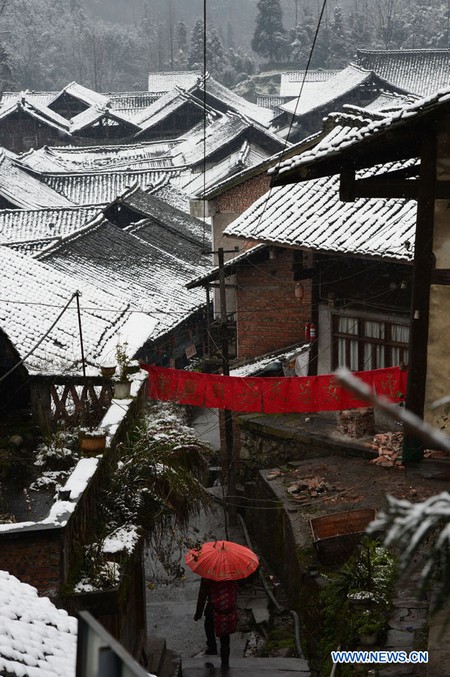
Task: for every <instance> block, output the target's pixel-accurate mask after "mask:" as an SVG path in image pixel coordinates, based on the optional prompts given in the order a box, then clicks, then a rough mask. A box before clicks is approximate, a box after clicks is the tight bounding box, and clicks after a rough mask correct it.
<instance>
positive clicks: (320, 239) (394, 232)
mask: <svg viewBox="0 0 450 677" xmlns="http://www.w3.org/2000/svg"><path fill="white" fill-rule="evenodd" d="M412 164H414V162H413V161H408V162H404V163H392V164H391V165H390V166H383V168H379V167H378V168H375V169H370V170H365V171H364V172H361V174H359V175H358V176H361V177H364V178H367V177H368V176H374V175H376V174H377V173H380V172H381V169H382V170H383V171H386V170H398V169H400V168H404V167H405V166H411V165H412ZM416 211H417V205H416V202H415V201H413V200H404V199H384V198H383V199H376V200H374V199H369V198H359V199H357V200H355V201H354V202H342V201H341V200H340V197H339V177H338V176H332V177H328V176H327V177H323V178H320V179H314V180H311V181H306V182H301V183H295V184H289V185H287V186H280V187H275V188H272V189H271V190H270V191H269V192H268V193H266V194H265V195H263V196H262V197H261V198H259V199H258V200H257V201H256V202H255V203H254V204H253V205H252V206H251V207H250V208H249V209H247V210H246V211H245V212H244V213H243V214H241V215H240V216H239V217H238V218H237V219H236V220H235V221H233V222H232V223H231V224H230V225H229V226H228V227H227V228H226V229H225V234H226V235H231V236H238V237H243V238H247V239H252V240H257V241H258V240H259V241H264V242H267V243H273V244H279V245H285V246H286V245H287V246H295V247H300V248H303V249H310V250H314V251H318V252H329V253H331V252H334V253H339V254H352V255H356V256H363V257H377V258H379V257H382V258H387V259H391V260H396V261H404V262H411V261H412V259H413V256H414V244H413V243H414V240H415V225H416Z"/></svg>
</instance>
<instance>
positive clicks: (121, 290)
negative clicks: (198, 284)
mask: <svg viewBox="0 0 450 677" xmlns="http://www.w3.org/2000/svg"><path fill="white" fill-rule="evenodd" d="M39 259H40V260H42V261H45V262H46V263H47V264H48V265H49V266H51V267H53V268H55V269H56V270H58V271H61V272H64V273H65V274H67V275H70V276H72V277H73V279H74V281H78V280H85V281H86V282H88V281H90V280H95V284H96V286H98V287H100V288H101V289H103V290H105V292H110V293H111V294H112V295H114V298H115V299H116V306H117V305H118V304H120V303H129V304H130V305H131V307H132V308H133V309H135V310H138V311H143V312H146V313H148V314H150V315H152V316H154V317H156V318H157V319H158V326H157V328H156V330H155V331H154V332H153V334H152V337H153V338H155V337H156V336H158V335H160V334H164V333H165V332H166V331H168V330H169V329H171V328H172V327H174V326H176V325H177V324H178V323H180V322H182V321H183V320H185V319H186V317H188V316H189V314H190V313H192V312H193V311H194V310H196V309H197V308H198V307H200V306H202V305H203V304H204V303H205V298H204V295H203V294H202V293H191V292H189V291H188V290H187V289H185V286H184V285H185V283H186V282H187V281H188V280H190V279H192V277H195V276H197V275H199V274H200V272H201V271H204V270H205V269H206V267H205V265H204V264H202V263H198V262H197V263H195V262H194V263H189V262H187V261H185V260H182V259H180V258H178V257H176V256H174V255H173V254H171V253H169V252H165V251H163V250H162V249H161V248H158V247H156V246H153V245H151V244H149V243H147V242H145V241H144V240H143V239H141V238H140V237H137V236H135V235H132V234H130V233H128V232H126V231H123V230H122V229H121V228H119V227H117V226H114V225H113V224H111V223H109V222H108V221H107V220H106V219H105V220H103V221H101V222H95V223H94V224H92V226H88V227H86V228H84V229H83V230H81V231H79V232H78V233H77V234H75V235H72V236H70V237H67V238H64V239H63V241H62V242H61V244H59V245H58V246H56V247H54V248H53V249H52V250H50V251H47V252H44V254H42V255H39Z"/></svg>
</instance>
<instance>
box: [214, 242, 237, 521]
mask: <svg viewBox="0 0 450 677" xmlns="http://www.w3.org/2000/svg"><path fill="white" fill-rule="evenodd" d="M232 251H235V250H232ZM224 253H225V252H224V249H223V247H219V249H218V250H217V256H218V262H219V294H220V338H221V352H222V373H223V375H224V376H229V375H230V365H229V356H228V320H227V299H226V290H225V269H224V263H225V260H224ZM223 413H224V428H225V430H224V433H225V452H226V453H225V459H226V468H227V505H228V516H229V521H230V525H231V526H235V525H236V524H237V510H236V503H235V500H236V469H235V466H234V454H233V442H234V440H233V414H232V412H231V411H230V410H229V409H224V410H223Z"/></svg>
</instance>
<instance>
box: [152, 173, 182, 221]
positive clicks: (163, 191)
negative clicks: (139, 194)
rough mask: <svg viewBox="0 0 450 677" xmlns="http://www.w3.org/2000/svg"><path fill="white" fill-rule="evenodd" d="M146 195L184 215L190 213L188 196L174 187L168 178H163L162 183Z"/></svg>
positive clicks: (177, 187)
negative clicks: (157, 199) (178, 210)
mask: <svg viewBox="0 0 450 677" xmlns="http://www.w3.org/2000/svg"><path fill="white" fill-rule="evenodd" d="M148 193H150V194H151V195H154V196H155V197H157V198H159V199H160V200H162V201H163V202H165V203H166V204H168V205H171V206H172V207H176V208H177V209H180V210H181V211H183V212H186V214H189V213H190V201H189V197H188V195H187V194H186V193H185V192H184V190H182V189H181V188H180V187H179V186H175V185H174V184H173V183H172V181H171V180H170V178H168V177H165V178H164V179H163V180H162V181H160V182H159V183H157V184H155V186H154V187H153V188H150V189H149V190H148Z"/></svg>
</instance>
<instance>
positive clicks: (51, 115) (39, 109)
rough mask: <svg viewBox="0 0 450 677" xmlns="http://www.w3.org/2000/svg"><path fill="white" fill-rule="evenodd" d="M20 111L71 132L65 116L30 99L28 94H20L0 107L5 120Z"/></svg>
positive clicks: (0, 112) (59, 129) (0, 117)
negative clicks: (14, 99)
mask: <svg viewBox="0 0 450 677" xmlns="http://www.w3.org/2000/svg"><path fill="white" fill-rule="evenodd" d="M18 111H22V112H23V113H25V114H26V115H30V116H31V117H32V118H35V119H36V120H38V121H39V122H41V123H43V124H45V125H48V126H49V127H52V128H53V129H57V130H58V131H60V132H61V133H62V134H65V135H67V136H69V134H70V125H69V122H68V121H67V120H66V119H65V118H63V117H62V116H61V115H59V114H58V113H55V112H54V111H52V110H51V109H50V108H47V107H46V106H42V105H40V104H38V103H37V102H34V101H30V100H28V99H27V97H26V95H23V96H20V97H19V98H18V99H17V100H16V101H12V102H11V103H9V104H8V105H5V106H2V107H1V108H0V120H4V119H5V118H7V117H8V116H10V115H12V114H13V113H16V112H18Z"/></svg>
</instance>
